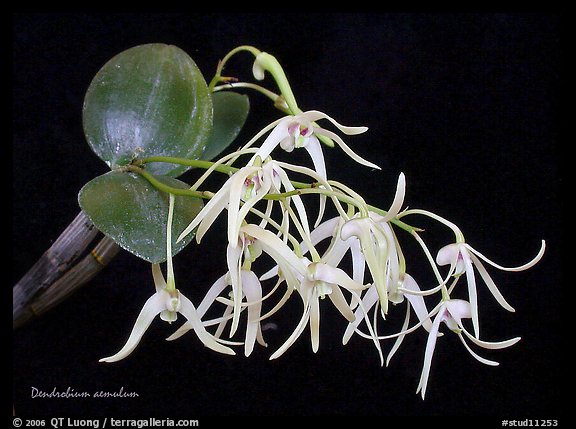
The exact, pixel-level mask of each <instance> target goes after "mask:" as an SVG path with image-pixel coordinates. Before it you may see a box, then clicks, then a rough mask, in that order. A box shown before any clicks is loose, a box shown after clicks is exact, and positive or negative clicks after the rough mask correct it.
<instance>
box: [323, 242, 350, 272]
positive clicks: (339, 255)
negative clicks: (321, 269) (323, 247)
mask: <svg viewBox="0 0 576 429" xmlns="http://www.w3.org/2000/svg"><path fill="white" fill-rule="evenodd" d="M352 241H353V240H349V241H343V240H341V239H340V237H338V236H335V237H334V238H333V239H332V243H331V245H330V247H329V248H328V250H327V251H326V253H324V255H322V262H324V263H325V264H327V265H331V266H333V267H337V266H338V265H339V264H340V262H341V261H342V259H343V258H344V255H346V252H348V249H350V244H352Z"/></svg>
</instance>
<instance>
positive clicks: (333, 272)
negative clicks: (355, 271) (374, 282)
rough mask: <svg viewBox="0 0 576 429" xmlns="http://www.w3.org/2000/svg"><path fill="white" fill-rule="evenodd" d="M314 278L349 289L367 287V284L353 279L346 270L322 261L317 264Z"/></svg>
mask: <svg viewBox="0 0 576 429" xmlns="http://www.w3.org/2000/svg"><path fill="white" fill-rule="evenodd" d="M314 280H320V281H323V282H326V283H333V284H337V285H340V286H342V287H343V288H346V289H348V290H364V289H366V286H364V285H363V284H361V283H357V282H355V281H354V280H352V278H350V276H349V275H348V274H346V272H345V271H344V270H342V269H340V268H336V267H332V266H330V265H327V264H322V263H317V264H316V267H315V274H314Z"/></svg>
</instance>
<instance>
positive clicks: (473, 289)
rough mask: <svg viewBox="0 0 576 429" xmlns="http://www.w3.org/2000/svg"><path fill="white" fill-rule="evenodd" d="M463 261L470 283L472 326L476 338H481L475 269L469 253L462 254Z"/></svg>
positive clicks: (467, 279) (469, 297)
mask: <svg viewBox="0 0 576 429" xmlns="http://www.w3.org/2000/svg"><path fill="white" fill-rule="evenodd" d="M460 254H461V255H462V261H463V262H464V267H465V268H466V282H467V283H468V299H469V300H470V313H471V315H472V325H473V327H474V334H475V335H476V338H479V336H480V320H479V318H478V292H477V290H476V277H475V275H474V267H473V266H472V261H471V260H470V256H469V254H468V252H460Z"/></svg>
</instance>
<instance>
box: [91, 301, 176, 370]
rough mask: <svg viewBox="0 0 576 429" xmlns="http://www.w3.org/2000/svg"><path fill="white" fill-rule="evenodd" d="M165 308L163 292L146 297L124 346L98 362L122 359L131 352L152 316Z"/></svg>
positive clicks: (150, 321)
mask: <svg viewBox="0 0 576 429" xmlns="http://www.w3.org/2000/svg"><path fill="white" fill-rule="evenodd" d="M165 309H166V304H165V296H164V294H162V293H155V294H154V295H152V296H151V297H150V298H148V300H147V301H146V303H145V304H144V306H143V307H142V310H140V314H138V318H137V319H136V323H134V327H133V328H132V332H130V336H129V337H128V341H126V344H125V345H124V347H122V349H121V350H120V351H119V352H118V353H116V354H115V355H112V356H108V357H105V358H102V359H100V361H99V362H116V361H119V360H122V359H124V358H125V357H126V356H128V355H129V354H130V353H132V352H133V351H134V349H135V348H136V346H137V345H138V343H139V342H140V339H141V338H142V336H143V335H144V332H146V330H147V329H148V327H149V326H150V324H151V323H152V321H153V320H154V318H155V317H156V316H157V315H158V314H160V312H161V311H163V310H165Z"/></svg>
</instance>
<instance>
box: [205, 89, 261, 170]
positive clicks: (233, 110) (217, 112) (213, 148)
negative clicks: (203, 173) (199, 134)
mask: <svg viewBox="0 0 576 429" xmlns="http://www.w3.org/2000/svg"><path fill="white" fill-rule="evenodd" d="M212 104H213V107H214V126H213V129H212V134H211V135H210V138H209V140H208V143H207V144H206V148H205V149H204V153H203V154H202V159H204V160H206V161H210V160H211V159H214V158H216V157H217V156H218V155H220V154H221V153H222V152H223V151H224V150H225V149H226V148H227V147H228V146H229V145H230V143H232V142H233V141H234V139H235V138H236V137H237V136H238V134H239V133H240V130H241V129H242V127H243V126H244V123H245V122H246V118H247V117H248V112H249V111H250V101H249V100H248V96H246V95H243V94H238V93H236V92H215V93H213V94H212Z"/></svg>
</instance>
